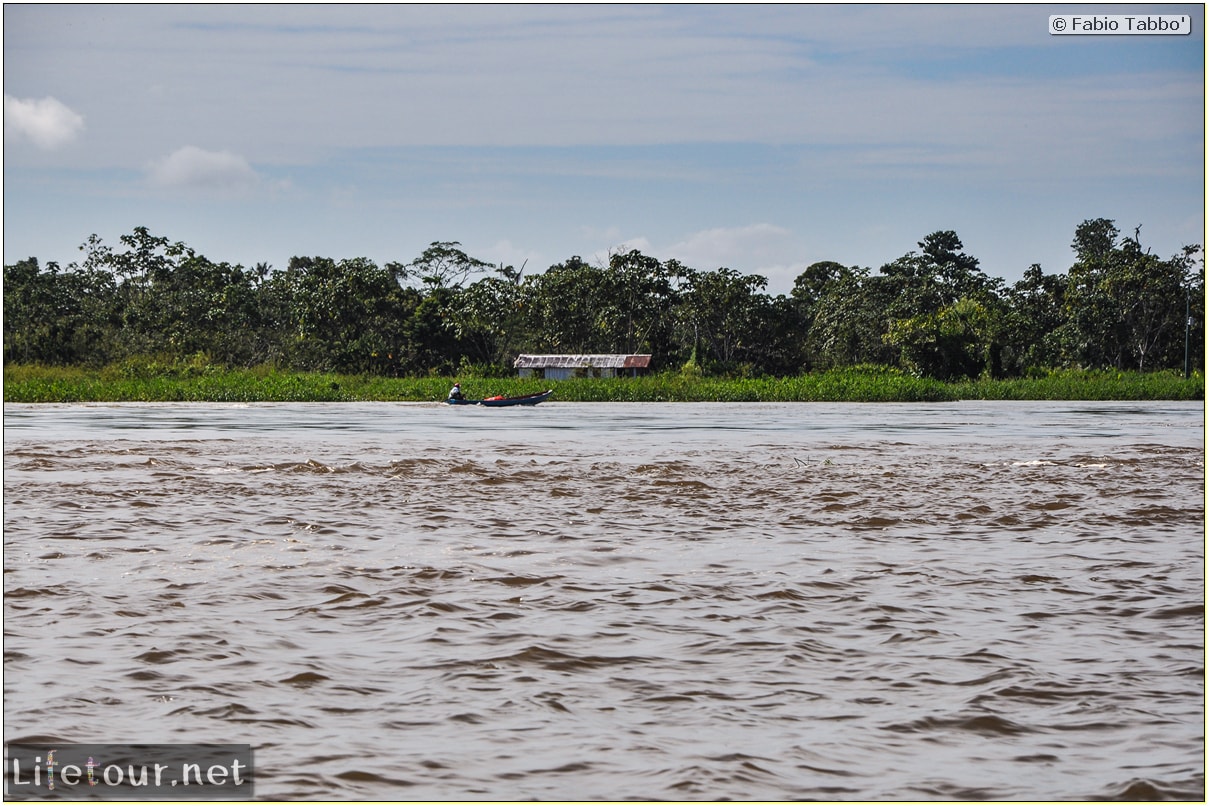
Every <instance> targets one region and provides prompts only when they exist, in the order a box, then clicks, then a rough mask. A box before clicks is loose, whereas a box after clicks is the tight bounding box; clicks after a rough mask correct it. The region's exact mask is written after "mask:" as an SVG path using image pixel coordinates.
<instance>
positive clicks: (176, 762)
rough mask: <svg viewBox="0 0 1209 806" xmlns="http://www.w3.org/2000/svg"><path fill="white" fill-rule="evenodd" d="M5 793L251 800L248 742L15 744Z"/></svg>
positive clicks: (8, 754)
mask: <svg viewBox="0 0 1209 806" xmlns="http://www.w3.org/2000/svg"><path fill="white" fill-rule="evenodd" d="M4 756H5V757H4V795H5V800H40V801H42V800H64V801H80V800H96V801H102V800H251V799H252V779H253V777H254V775H253V762H252V747H251V745H246V744H60V745H51V744H9V745H6V746H5V748H4Z"/></svg>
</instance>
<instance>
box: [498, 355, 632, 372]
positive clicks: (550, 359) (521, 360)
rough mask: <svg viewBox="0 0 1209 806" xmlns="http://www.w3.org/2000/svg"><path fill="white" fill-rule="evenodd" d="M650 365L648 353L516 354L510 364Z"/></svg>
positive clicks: (531, 366) (536, 366) (521, 366)
mask: <svg viewBox="0 0 1209 806" xmlns="http://www.w3.org/2000/svg"><path fill="white" fill-rule="evenodd" d="M650 365H651V357H650V356H649V355H624V354H591V355H518V356H517V357H516V361H515V362H514V363H513V364H512V366H514V367H516V368H517V369H546V368H548V367H566V368H572V369H573V368H576V367H590V368H593V369H597V368H599V369H644V368H646V367H648V366H650Z"/></svg>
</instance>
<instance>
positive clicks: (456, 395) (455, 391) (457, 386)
mask: <svg viewBox="0 0 1209 806" xmlns="http://www.w3.org/2000/svg"><path fill="white" fill-rule="evenodd" d="M449 399H450V400H464V399H465V398H464V397H463V396H462V384H461V383H458V382H456V381H455V382H454V384H453V388H452V389H450V390H449Z"/></svg>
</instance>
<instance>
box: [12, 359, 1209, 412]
mask: <svg viewBox="0 0 1209 806" xmlns="http://www.w3.org/2000/svg"><path fill="white" fill-rule="evenodd" d="M459 377H460V380H461V381H462V384H463V389H464V391H465V392H466V393H467V395H468V396H471V397H489V396H491V395H522V394H529V393H532V392H539V391H542V390H543V389H546V388H553V389H554V397H553V398H552V400H556V401H562V402H594V403H595V402H635V403H639V402H652V403H655V402H657V403H668V402H868V403H875V402H882V403H892V402H937V401H949V400H1204V398H1205V379H1204V375H1202V374H1201V373H1194V374H1193V375H1192V377H1191V378H1187V379H1186V378H1184V377H1183V373H1180V372H1172V371H1164V372H1116V371H1080V370H1062V371H1054V372H1050V373H1045V374H1039V376H1038V377H1029V378H1013V379H1007V380H991V379H978V380H970V381H959V382H953V383H945V382H942V381H935V380H930V379H927V378H917V377H915V376H913V375H910V374H907V373H904V372H901V371H899V370H896V369H891V368H886V367H850V368H845V369H837V370H828V371H825V372H812V373H808V374H805V375H799V376H795V377H789V378H704V377H696V376H693V375H691V374H680V373H675V372H665V373H657V374H652V375H647V376H644V377H639V378H615V379H601V378H575V379H572V380H566V381H544V380H541V379H533V378H478V377H474V376H459ZM453 380H454V379H453V378H451V377H427V378H382V377H376V376H368V375H335V374H329V373H318V372H282V371H278V370H276V369H274V368H270V367H260V368H255V369H225V368H221V367H214V366H210V365H198V364H181V365H171V366H166V365H140V364H131V363H126V364H119V365H116V366H112V367H107V368H105V369H99V370H94V369H82V368H76V367H46V366H40V365H9V366H6V367H5V368H4V402H6V403H80V402H128V401H129V402H232V403H234V402H240V403H254V402H333V401H344V402H352V401H428V402H436V401H443V400H444V399H445V394H446V393H447V392H448V391H449V387H450V386H452V385H453Z"/></svg>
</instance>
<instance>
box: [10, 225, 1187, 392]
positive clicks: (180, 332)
mask: <svg viewBox="0 0 1209 806" xmlns="http://www.w3.org/2000/svg"><path fill="white" fill-rule="evenodd" d="M917 246H918V251H914V250H913V251H910V252H908V253H907V254H905V255H903V256H902V257H899V258H897V259H895V260H892V261H890V262H889V263H886V264H885V265H883V266H881V268H880V269H878V270H877V271H874V270H872V269H869V268H862V267H859V266H844V265H842V264H839V263H834V262H829V261H824V262H819V263H814V264H812V265H810V266H808V267H807V268H806V269H805V270H804V271H803V272H802V273H801V274H800V275H799V276H798V278H797V280H796V282H795V285H794V287H793V290H792V292H791V293H790V294H788V295H778V296H772V295H769V294H767V293H765V291H764V289H765V286H766V285H767V281H766V280H765V278H763V277H760V276H758V275H743V274H740V273H739V272H736V271H734V270H731V269H728V268H725V267H723V268H717V269H713V270H708V271H703V270H699V269H694V268H690V267H687V266H684V265H682V264H681V263H679V262H678V261H676V260H667V261H660V260H657V259H655V258H652V257H649V256H647V255H644V254H642V253H641V252H638V251H630V252H626V253H618V254H614V255H612V256H611V257H610V259H609V261H608V263H607V265H590V264H588V263H586V262H584V261H583V260H582V259H580V258H579V257H572V258H570V259H569V260H566V261H564V262H563V263H559V264H557V265H554V266H550V267H549V268H547V269H546V270H545V271H542V272H538V273H532V272H531V273H529V274H525V271H524V268H525V267H523V266H522V268H521V269H516V268H515V267H512V266H504V265H500V266H491V265H489V264H487V263H485V262H483V261H481V260H478V259H476V258H474V257H471V256H470V255H467V254H466V253H465V252H464V251H462V249H461V247H460V245H459V244H457V243H456V242H437V243H433V244H432V245H431V246H430V247H429V248H428V249H426V250H425V251H424V253H423V254H421V255H420V256H418V257H416V258H415V259H413V260H411V261H409V262H407V263H399V262H388V263H386V264H385V265H383V266H378V265H377V264H375V263H374V262H373V261H370V260H368V259H365V258H353V259H342V260H335V259H331V258H324V257H294V258H292V259H291V260H290V261H289V265H288V266H286V267H285V268H284V269H280V270H275V269H273V268H272V267H270V266H268V265H266V264H263V263H262V264H259V265H256V266H254V267H253V268H245V267H244V266H242V265H238V264H234V265H233V264H229V263H225V262H221V263H219V262H214V261H212V260H210V259H209V258H207V257H205V256H204V255H200V254H197V253H196V252H195V251H194V250H193V249H191V248H190V247H188V246H186V245H185V244H183V243H179V242H178V243H173V242H171V241H169V240H168V239H167V238H165V237H161V236H155V235H152V234H151V233H150V232H149V231H148V230H147V229H146V228H144V227H138V228H136V229H135V230H134V231H133V233H131V234H129V235H123V236H121V237H120V239H119V245H118V246H116V247H112V246H109V245H107V244H105V243H104V242H102V240H101V239H100V238H99V237H97V236H96V235H94V236H92V237H91V238H89V239H88V241H87V242H86V243H85V244H84V245H83V246H82V247H81V250H82V251H83V254H84V257H83V260H82V261H81V262H80V263H78V264H77V263H72V264H70V265H68V266H66V267H60V266H59V265H57V264H55V263H47V264H46V265H45V266H42V265H40V264H39V262H38V260H37V259H36V258H29V259H27V260H22V261H19V262H18V263H16V264H14V265H9V266H5V268H4V364H5V380H6V383H5V399H6V400H11V401H16V400H35V399H36V400H54V399H77V400H102V399H110V400H173V399H188V400H201V399H213V400H224V399H231V400H287V399H288V400H343V399H373V400H377V399H384V400H385V399H393V400H403V399H407V400H414V399H425V400H431V399H436V398H439V397H442V396H443V395H444V393H445V391H446V389H447V386H446V384H447V383H448V382H449V381H450V379H451V378H452V377H454V376H457V377H459V378H462V379H466V378H468V377H479V378H489V379H491V382H492V389H491V391H493V392H498V393H514V392H519V391H533V390H535V389H536V388H541V387H542V386H544V385H545V383H544V382H543V381H541V380H540V379H538V380H533V381H521V380H519V379H516V378H514V377H511V376H514V375H515V370H513V369H512V361H513V359H514V358H515V357H516V355H517V354H518V353H522V352H523V353H578V354H583V353H627V354H634V353H643V354H651V355H652V361H651V370H652V375H651V376H649V377H645V378H637V379H633V378H631V379H626V380H625V381H624V382H623V381H621V380H620V379H619V380H618V381H616V382H611V381H607V380H605V379H592V378H579V379H575V380H574V381H573V382H565V384H560V385H559V389H560V392H559V397H560V399H564V400H566V399H584V400H588V399H592V400H611V399H627V400H637V399H641V400H682V399H692V400H764V399H770V400H834V399H853V400H866V399H868V400H888V399H894V400H930V399H952V398H954V397H1020V396H1039V397H1049V396H1060V397H1066V398H1068V399H1069V398H1071V397H1103V396H1109V397H1115V396H1123V397H1153V396H1156V395H1158V396H1169V395H1170V396H1176V397H1182V396H1187V394H1188V392H1187V389H1188V388H1193V387H1196V381H1195V380H1193V381H1191V382H1183V383H1176V381H1181V382H1182V381H1183V378H1182V377H1179V376H1181V375H1185V374H1189V373H1190V372H1191V373H1192V374H1193V375H1194V379H1195V378H1196V377H1200V375H1199V373H1201V372H1203V368H1204V343H1205V331H1204V293H1205V289H1204V264H1203V260H1201V259H1200V258H1199V257H1198V256H1199V255H1200V254H1201V251H1200V247H1199V246H1197V245H1191V246H1185V247H1183V248H1182V250H1181V251H1179V252H1178V253H1176V254H1175V255H1173V256H1172V257H1170V258H1167V259H1161V258H1159V257H1158V256H1156V255H1154V254H1152V252H1151V250H1150V249H1149V248H1146V247H1143V245H1142V243H1141V241H1140V228H1139V229H1138V230H1135V231H1134V234H1133V236H1132V237H1128V236H1122V234H1121V233H1120V231H1119V230H1118V229H1117V227H1116V225H1115V224H1114V223H1113V222H1112V221H1110V220H1107V219H1095V220H1089V221H1085V222H1083V223H1082V224H1081V225H1079V227H1078V228H1077V229H1076V231H1075V238H1074V241H1073V243H1072V246H1073V248H1074V252H1075V256H1076V259H1075V263H1074V265H1072V266H1071V267H1070V269H1069V271H1068V272H1066V273H1063V274H1046V273H1045V272H1043V271H1042V270H1041V267H1040V266H1032V267H1030V268H1029V269H1028V270H1027V271H1026V272H1025V273H1024V276H1023V279H1021V280H1020V281H1018V282H1016V283H1014V284H1012V285H1008V284H1007V283H1005V282H1004V281H1003V280H1000V279H997V278H994V277H991V276H989V275H987V274H986V273H985V272H984V271H982V269H981V268H980V267H979V261H978V259H977V258H974V257H972V256H970V255H968V254H966V253H965V252H964V251H963V245H962V242H961V240H960V239H959V238H958V237H957V234H956V233H954V232H952V231H940V232H934V233H932V234H930V235H928V236H926V237H925V238H924V239H923V240H922V241H920V242H919V243H918V244H917ZM869 367H877V368H878V369H877V370H876V371H870V370H869V369H868V368H869ZM1168 370H1170V371H1174V372H1175V373H1176V374H1175V375H1170V376H1169V375H1168V374H1164V371H1168ZM1193 371H1195V372H1193ZM509 378H511V379H510V380H509ZM442 387H446V388H442ZM1157 389H1164V390H1167V391H1164V392H1162V393H1161V394H1159V393H1158V392H1156V391H1155V390H1157ZM1025 390H1028V391H1025Z"/></svg>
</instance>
